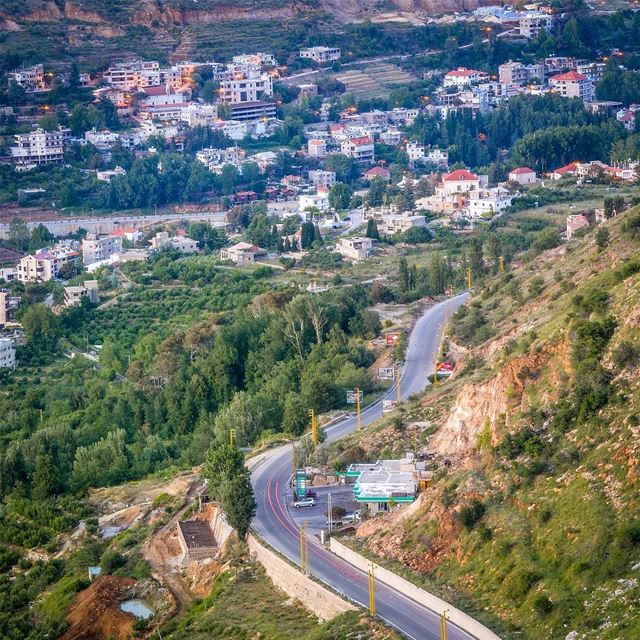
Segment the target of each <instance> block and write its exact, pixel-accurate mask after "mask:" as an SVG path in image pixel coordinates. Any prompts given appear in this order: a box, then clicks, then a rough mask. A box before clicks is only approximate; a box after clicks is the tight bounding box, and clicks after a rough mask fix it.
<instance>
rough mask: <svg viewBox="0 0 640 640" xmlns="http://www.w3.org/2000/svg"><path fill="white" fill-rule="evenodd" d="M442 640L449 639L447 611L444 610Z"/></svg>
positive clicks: (441, 623) (441, 630) (441, 625)
mask: <svg viewBox="0 0 640 640" xmlns="http://www.w3.org/2000/svg"><path fill="white" fill-rule="evenodd" d="M440 640H447V612H446V611H443V612H442V615H441V616H440Z"/></svg>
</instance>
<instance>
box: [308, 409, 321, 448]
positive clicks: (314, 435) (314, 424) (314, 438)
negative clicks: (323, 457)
mask: <svg viewBox="0 0 640 640" xmlns="http://www.w3.org/2000/svg"><path fill="white" fill-rule="evenodd" d="M309 417H310V418H311V442H313V446H314V447H315V446H317V445H318V442H319V438H318V417H317V416H316V412H315V411H314V410H313V409H309Z"/></svg>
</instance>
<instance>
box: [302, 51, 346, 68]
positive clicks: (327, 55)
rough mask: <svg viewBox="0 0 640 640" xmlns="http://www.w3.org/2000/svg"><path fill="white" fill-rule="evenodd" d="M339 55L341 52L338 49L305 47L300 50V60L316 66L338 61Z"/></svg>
mask: <svg viewBox="0 0 640 640" xmlns="http://www.w3.org/2000/svg"><path fill="white" fill-rule="evenodd" d="M340 55H341V52H340V49H339V48H338V47H306V48H304V49H300V57H301V58H307V59H308V60H313V61H314V62H317V63H318V64H322V63H324V62H335V61H336V60H340Z"/></svg>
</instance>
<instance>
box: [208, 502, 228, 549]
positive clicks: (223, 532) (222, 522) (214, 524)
mask: <svg viewBox="0 0 640 640" xmlns="http://www.w3.org/2000/svg"><path fill="white" fill-rule="evenodd" d="M209 527H210V528H211V531H212V532H213V537H214V538H215V540H216V544H217V545H218V548H219V549H222V547H224V545H225V542H226V541H227V540H228V539H229V536H230V535H231V534H232V533H233V527H232V526H231V525H230V524H229V523H228V522H227V519H226V518H225V516H224V513H223V512H222V509H220V507H218V506H217V505H216V506H214V508H213V513H212V514H211V518H209Z"/></svg>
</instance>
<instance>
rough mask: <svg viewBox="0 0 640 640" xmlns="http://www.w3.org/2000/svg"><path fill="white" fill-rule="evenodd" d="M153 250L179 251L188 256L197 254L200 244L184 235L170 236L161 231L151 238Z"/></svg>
mask: <svg viewBox="0 0 640 640" xmlns="http://www.w3.org/2000/svg"><path fill="white" fill-rule="evenodd" d="M150 244H151V249H153V250H154V251H179V252H180V253H184V254H186V255H189V254H192V253H196V252H197V251H198V243H197V241H196V240H192V239H191V238H187V237H186V236H184V235H177V236H169V233H168V232H167V231H160V232H158V233H156V235H155V236H154V237H153V238H151V241H150Z"/></svg>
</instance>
